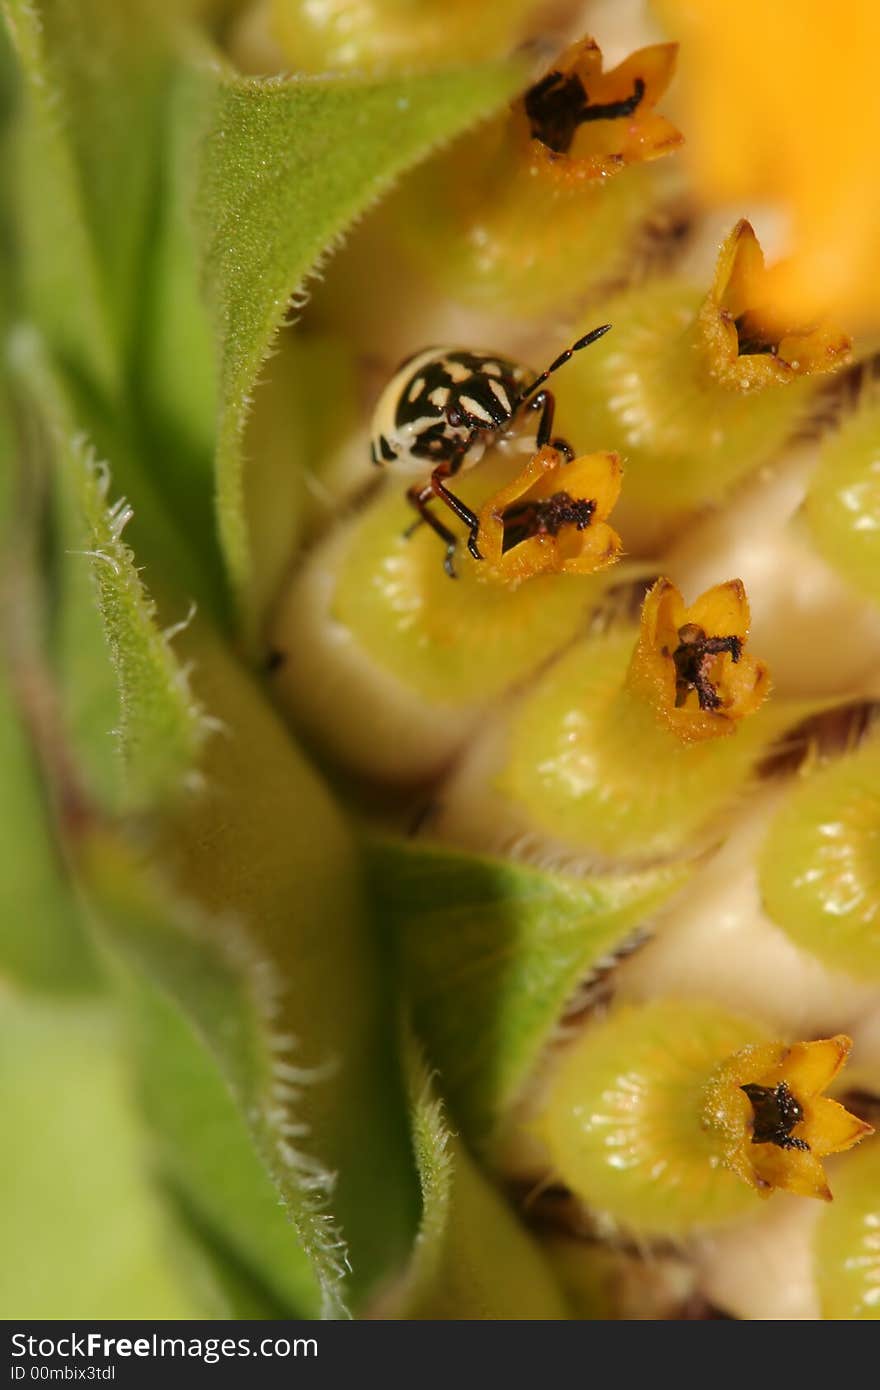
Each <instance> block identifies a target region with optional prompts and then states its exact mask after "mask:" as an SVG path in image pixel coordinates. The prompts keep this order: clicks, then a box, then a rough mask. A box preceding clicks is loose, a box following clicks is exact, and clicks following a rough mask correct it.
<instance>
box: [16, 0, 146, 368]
mask: <svg viewBox="0 0 880 1390" xmlns="http://www.w3.org/2000/svg"><path fill="white" fill-rule="evenodd" d="M167 8H168V7H166V6H165V5H164V4H159V5H157V4H156V3H154V0H4V11H5V14H6V18H7V22H8V24H9V28H10V32H11V34H12V37H13V41H14V43H15V46H16V49H17V51H18V54H19V58H20V62H21V67H22V71H23V74H24V79H25V93H26V95H25V104H24V109H23V112H22V131H21V147H20V150H19V171H18V173H19V177H18V193H19V203H20V209H21V215H22V233H23V235H22V252H23V270H24V273H25V277H26V283H27V288H28V290H29V296H28V298H29V302H30V305H31V307H32V308H33V310H34V312H35V314H36V316H37V318H38V319H39V321H40V322H41V324H42V325H43V327H44V329H45V330H46V331H47V332H48V334H49V336H50V340H51V341H52V345H53V347H54V348H57V349H58V350H59V351H60V352H61V354H62V355H63V357H64V358H65V359H66V360H67V361H69V362H70V363H72V364H73V365H74V366H75V368H76V370H77V371H78V372H87V373H90V374H91V375H92V377H93V383H94V384H95V385H97V386H99V387H101V388H103V389H105V390H108V391H109V392H110V394H111V395H117V394H118V393H119V392H120V391H121V390H122V388H123V386H124V384H125V374H126V370H127V368H128V366H129V365H130V362H131V358H132V354H133V350H134V342H135V339H136V336H137V334H138V331H139V326H138V316H139V304H140V295H141V279H142V275H141V270H142V267H143V265H144V261H145V257H146V255H147V253H148V248H149V244H150V238H151V232H152V220H153V202H154V194H155V189H154V178H155V166H156V155H157V138H158V133H159V132H158V128H157V122H156V120H155V111H156V107H157V104H158V102H159V100H160V98H161V95H162V91H163V88H164V84H165V82H166V80H167V45H166V41H165V40H166V33H167V22H166V19H167V16H166V13H165V11H166V9H167Z"/></svg>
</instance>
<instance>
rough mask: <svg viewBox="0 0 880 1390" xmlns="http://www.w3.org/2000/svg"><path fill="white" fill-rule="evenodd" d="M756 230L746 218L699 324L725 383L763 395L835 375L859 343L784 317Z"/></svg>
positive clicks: (710, 361)
mask: <svg viewBox="0 0 880 1390" xmlns="http://www.w3.org/2000/svg"><path fill="white" fill-rule="evenodd" d="M783 273H784V268H783V267H781V266H775V267H774V268H773V270H771V271H769V272H768V271H767V270H766V269H765V266H764V253H763V251H762V250H761V247H760V244H759V242H758V238H757V237H756V236H755V232H754V229H753V228H752V226H751V224H750V223H749V222H747V221H746V220H745V219H742V220H741V221H739V222H738V223H737V224H736V226H735V227H734V229H733V231H732V232H731V233H730V235H729V236H728V237H727V238H726V240H725V241H724V242H723V244H722V246H721V250H720V252H719V255H718V264H717V267H716V271H715V279H714V281H713V284H712V287H711V289H710V291H709V293H708V295H707V296H706V299H705V301H704V303H703V306H702V308H701V309H700V313H699V317H698V324H699V329H700V334H701V340H702V343H703V348H704V354H705V361H706V365H707V367H708V369H709V371H710V372H711V374H712V375H713V376H714V377H715V378H716V380H718V381H719V382H720V383H721V384H722V385H729V386H732V387H735V388H736V389H738V390H750V391H751V390H759V389H761V388H763V387H765V386H770V385H774V384H776V385H779V384H784V383H787V382H789V381H791V380H793V379H794V378H795V377H798V376H810V375H814V374H816V373H820V372H830V371H834V370H835V369H836V368H837V367H839V366H841V365H843V364H844V363H845V362H847V361H848V360H849V357H850V353H851V349H852V339H851V338H850V337H849V336H848V335H847V334H845V333H843V332H841V331H840V330H838V329H835V328H831V327H829V326H827V325H825V324H822V323H819V322H816V323H807V324H804V322H803V316H802V315H801V316H800V317H799V318H797V319H796V320H794V321H793V320H792V317H791V315H790V314H789V315H784V314H780V311H779V307H778V303H777V300H776V296H775V294H774V288H773V287H774V285H775V284H776V282H777V281H778V279H779V277H780V275H781V274H783Z"/></svg>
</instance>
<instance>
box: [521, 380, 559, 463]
mask: <svg viewBox="0 0 880 1390" xmlns="http://www.w3.org/2000/svg"><path fill="white" fill-rule="evenodd" d="M527 409H528V410H539V411H540V412H541V415H540V419H539V420H538V433H537V437H536V439H535V443H536V445H537V447H538V448H539V449H543V447H544V445H545V444H548V443H549V442H550V435H551V434H552V433H553V413H554V411H555V410H556V401H555V399H554V397H553V392H552V391H539V392H538V394H537V395H536V396H533V397H532V399H531V400H530V401H529V403H528V406H527Z"/></svg>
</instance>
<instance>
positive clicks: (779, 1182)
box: [750, 1144, 831, 1202]
mask: <svg viewBox="0 0 880 1390" xmlns="http://www.w3.org/2000/svg"><path fill="white" fill-rule="evenodd" d="M750 1147H751V1161H752V1166H753V1167H754V1170H755V1173H756V1175H757V1178H758V1181H759V1182H760V1183H764V1184H766V1185H767V1187H768V1189H769V1190H770V1191H773V1190H774V1189H777V1188H779V1189H783V1190H784V1191H786V1192H794V1193H796V1194H797V1195H798V1196H800V1197H819V1198H820V1199H821V1200H822V1201H825V1202H830V1201H831V1188H830V1187H829V1186H828V1180H827V1178H826V1177H825V1169H824V1168H823V1167H822V1164H821V1163H820V1162H819V1159H818V1158H817V1157H816V1155H815V1154H813V1153H810V1152H809V1151H807V1150H804V1149H780V1148H778V1147H777V1146H776V1145H775V1144H752V1145H751V1146H750Z"/></svg>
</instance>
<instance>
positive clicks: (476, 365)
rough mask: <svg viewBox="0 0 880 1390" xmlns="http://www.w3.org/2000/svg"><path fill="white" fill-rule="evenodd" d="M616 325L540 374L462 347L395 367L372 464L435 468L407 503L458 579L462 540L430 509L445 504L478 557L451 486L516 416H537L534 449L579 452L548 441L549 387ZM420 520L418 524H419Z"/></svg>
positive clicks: (470, 521)
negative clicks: (458, 548) (434, 536)
mask: <svg viewBox="0 0 880 1390" xmlns="http://www.w3.org/2000/svg"><path fill="white" fill-rule="evenodd" d="M610 327H611V325H610V323H605V324H603V325H602V327H601V328H594V329H593V330H592V332H590V333H587V334H586V335H585V336H584V337H583V338H579V339H578V341H577V342H576V343H573V344H572V346H571V347H570V348H566V350H565V352H562V353H560V355H559V356H558V357H557V358H556V360H555V361H554V362H551V363H550V366H549V367H548V368H547V369H546V371H543V372H541V373H540V374H539V375H537V376H536V375H535V373H534V372H532V371H531V370H530V369H529V368H528V367H523V366H520V365H519V364H518V363H516V362H511V361H510V360H509V359H508V358H506V357H499V356H497V355H495V354H493V353H488V352H467V351H465V350H462V349H458V348H426V349H425V350H424V351H423V352H419V353H417V354H416V355H415V356H414V357H410V358H408V359H407V361H406V362H404V363H403V365H402V366H401V367H399V368H398V370H397V372H396V373H395V375H394V377H393V378H392V379H391V381H390V382H389V383H388V385H387V386H386V387H385V390H384V391H383V392H382V395H381V396H380V398H379V402H378V405H377V406H376V411H375V414H374V417H373V437H372V442H371V445H370V449H371V455H372V459H373V462H374V463H375V464H378V465H379V466H380V467H384V468H388V469H390V470H392V471H395V472H398V471H399V472H401V473H405V474H410V475H411V474H413V473H416V472H418V473H420V474H422V475H423V476H424V473H425V471H426V469H430V475H429V477H428V479H427V481H421V482H417V483H414V484H413V485H412V486H411V487H410V488H408V489H407V494H406V495H407V499H408V501H409V502H410V504H411V505H412V506H413V507H414V508H415V509H416V511H417V512H418V514H419V521H425V522H427V524H428V525H429V526H430V527H431V529H432V530H433V531H436V533H437V535H438V536H440V537H441V539H442V540H443V541H444V543H445V545H446V558H445V560H444V567H445V569H446V573H447V574H448V575H450V577H451V578H453V579H454V578H455V569H454V567H453V560H454V557H455V549H456V545H457V540H456V537H455V535H454V534H453V532H452V531H451V530H450V529H449V527H448V526H446V525H444V523H443V522H442V521H441V520H440V518H439V517H438V516H436V515H435V514H434V512H432V511H431V510H430V503H431V502H433V501H435V500H436V501H439V502H442V503H443V504H444V505H445V506H446V507H448V508H449V510H450V511H451V512H454V514H455V515H456V516H457V517H458V519H459V520H460V521H462V522H463V523H464V525H465V526H466V527H467V528H468V539H467V545H468V550H469V551H470V553H471V555H473V557H474V559H475V560H480V559H482V556H481V554H480V548H479V530H480V523H479V518H478V517H477V515H476V513H475V512H473V511H471V509H470V507H467V506H465V504H464V502H462V501H461V499H460V498H458V497H456V495H455V493H453V492H451V491H450V489H449V488H448V487H447V485H446V483H447V480H448V479H449V478H454V477H455V476H456V474H457V473H461V472H462V471H463V470H464V469H469V468H471V467H473V465H474V464H475V463H477V462H478V461H479V459H480V458H481V457H482V454H483V452H484V450H485V449H486V447H487V446H488V445H490V444H492V443H495V442H497V441H498V440H500V439H505V438H507V437H508V436H510V435H511V434H513V432H514V426H515V422H516V418H517V416H518V415H520V414H521V413H523V412H525V411H535V412H536V413H537V415H538V428H537V432H536V438H535V447H536V449H540V448H543V446H544V445H545V444H550V443H552V444H553V446H554V448H557V449H559V450H560V452H562V453H563V454H565V456H566V457H567V458H569V459H571V458H573V457H574V450H573V449H572V448H571V445H569V444H567V443H566V441H565V440H564V439H551V435H552V432H553V412H554V405H555V403H554V400H553V395H552V393H551V392H550V391H548V390H546V389H545V387H544V383H545V382H546V380H547V379H548V377H550V376H552V375H553V373H554V372H556V371H558V370H559V368H560V367H561V366H563V364H564V363H566V362H567V361H568V360H569V358H570V357H572V356H573V355H574V353H576V352H580V350H581V348H585V347H589V345H590V343H595V342H596V340H597V339H598V338H601V337H602V335H603V334H605V333H607V332H608V330H609V328H610ZM418 524H419V522H418V521H417V522H416V523H415V525H416V526H417V525H418Z"/></svg>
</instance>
